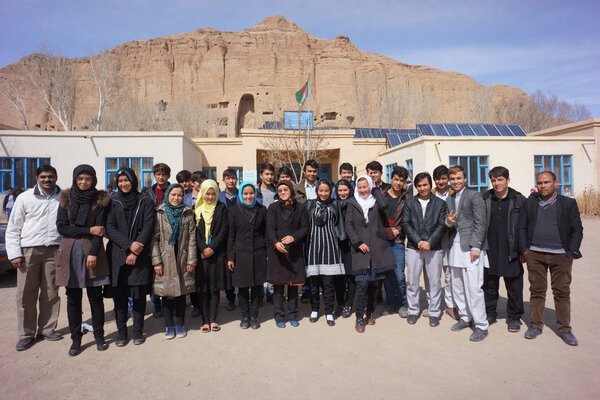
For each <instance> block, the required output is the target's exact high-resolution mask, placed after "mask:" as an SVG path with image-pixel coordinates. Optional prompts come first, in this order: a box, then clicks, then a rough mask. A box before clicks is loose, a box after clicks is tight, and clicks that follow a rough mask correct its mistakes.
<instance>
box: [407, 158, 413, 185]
mask: <svg viewBox="0 0 600 400" xmlns="http://www.w3.org/2000/svg"><path fill="white" fill-rule="evenodd" d="M405 165H406V170H407V171H408V181H409V182H412V180H413V160H412V158H410V159H408V160H406V161H405ZM407 183H408V182H407Z"/></svg>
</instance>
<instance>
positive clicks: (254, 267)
mask: <svg viewBox="0 0 600 400" xmlns="http://www.w3.org/2000/svg"><path fill="white" fill-rule="evenodd" d="M227 212H228V213H229V240H228V241H227V267H228V268H229V270H230V271H231V272H232V273H231V279H232V282H233V286H235V287H237V288H238V296H239V299H240V308H241V309H242V320H241V322H240V327H241V328H242V329H248V328H252V329H258V328H260V323H259V322H258V306H259V300H260V296H261V295H262V290H261V289H262V285H263V283H265V281H266V280H267V249H266V242H265V228H266V225H267V209H266V208H265V207H263V206H262V205H260V204H259V203H258V202H257V201H256V186H254V184H253V183H252V182H242V183H241V184H240V187H239V191H238V200H237V202H236V204H234V205H232V206H230V207H229V208H228V209H227Z"/></svg>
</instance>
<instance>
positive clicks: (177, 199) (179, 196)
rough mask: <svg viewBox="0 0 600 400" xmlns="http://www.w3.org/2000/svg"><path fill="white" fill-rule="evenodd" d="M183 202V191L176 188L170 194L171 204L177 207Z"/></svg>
mask: <svg viewBox="0 0 600 400" xmlns="http://www.w3.org/2000/svg"><path fill="white" fill-rule="evenodd" d="M182 202H183V189H182V188H179V187H176V188H173V189H171V191H170V192H169V204H170V205H172V206H173V207H177V206H178V205H180V204H181V203H182Z"/></svg>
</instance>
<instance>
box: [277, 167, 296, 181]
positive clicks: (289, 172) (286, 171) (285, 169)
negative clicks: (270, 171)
mask: <svg viewBox="0 0 600 400" xmlns="http://www.w3.org/2000/svg"><path fill="white" fill-rule="evenodd" d="M281 174H286V175H287V176H289V177H290V178H292V177H293V176H294V172H293V171H292V169H291V168H290V167H288V166H287V165H284V166H283V167H281V168H279V171H278V172H277V179H279V177H280V176H281Z"/></svg>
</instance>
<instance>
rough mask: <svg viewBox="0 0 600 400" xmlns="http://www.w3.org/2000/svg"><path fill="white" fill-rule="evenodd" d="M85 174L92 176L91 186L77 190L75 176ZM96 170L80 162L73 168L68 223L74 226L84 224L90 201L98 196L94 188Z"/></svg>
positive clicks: (96, 181) (96, 180) (90, 204)
mask: <svg viewBox="0 0 600 400" xmlns="http://www.w3.org/2000/svg"><path fill="white" fill-rule="evenodd" d="M82 174H86V175H90V176H91V177H92V187H91V188H90V189H88V190H79V188H78V187H77V177H78V176H79V175H82ZM97 183H98V178H96V170H95V169H94V167H92V166H91V165H88V164H81V165H78V166H77V167H75V169H74V170H73V186H71V193H70V195H69V213H68V214H69V223H70V224H71V225H75V226H86V220H87V217H88V214H89V212H90V209H91V207H92V203H93V202H94V201H95V200H96V198H97V197H98V190H96V184H97Z"/></svg>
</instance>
